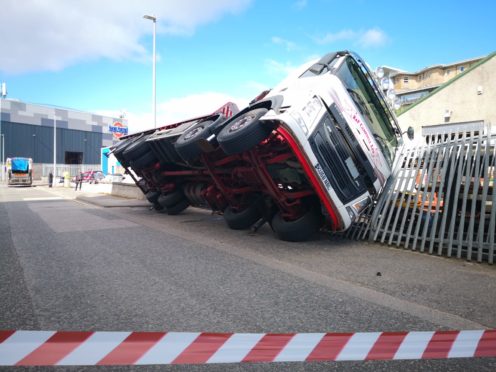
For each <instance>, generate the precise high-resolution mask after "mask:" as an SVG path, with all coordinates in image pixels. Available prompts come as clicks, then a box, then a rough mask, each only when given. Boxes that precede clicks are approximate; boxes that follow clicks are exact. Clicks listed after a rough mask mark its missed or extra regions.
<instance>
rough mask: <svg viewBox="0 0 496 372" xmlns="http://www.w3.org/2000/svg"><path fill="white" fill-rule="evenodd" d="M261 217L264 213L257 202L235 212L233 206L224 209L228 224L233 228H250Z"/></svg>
mask: <svg viewBox="0 0 496 372" xmlns="http://www.w3.org/2000/svg"><path fill="white" fill-rule="evenodd" d="M260 218H262V214H261V211H260V209H259V207H258V206H257V205H256V204H251V205H250V206H248V207H247V208H246V209H243V210H242V211H240V212H235V211H234V210H233V209H232V208H231V207H227V208H226V209H225V210H224V220H225V221H226V224H227V226H229V228H230V229H233V230H245V229H249V228H250V227H251V226H253V224H254V223H255V222H257V221H258V220H259V219H260Z"/></svg>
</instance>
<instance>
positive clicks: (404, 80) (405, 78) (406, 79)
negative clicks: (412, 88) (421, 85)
mask: <svg viewBox="0 0 496 372" xmlns="http://www.w3.org/2000/svg"><path fill="white" fill-rule="evenodd" d="M403 83H405V84H408V76H405V77H404V78H403Z"/></svg>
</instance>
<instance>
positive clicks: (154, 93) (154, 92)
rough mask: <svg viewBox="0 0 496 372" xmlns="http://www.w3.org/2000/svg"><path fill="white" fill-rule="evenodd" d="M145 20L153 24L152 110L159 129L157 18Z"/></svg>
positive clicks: (155, 125) (154, 124)
mask: <svg viewBox="0 0 496 372" xmlns="http://www.w3.org/2000/svg"><path fill="white" fill-rule="evenodd" d="M143 18H145V19H149V20H150V21H152V22H153V76H152V80H153V87H152V109H153V127H154V128H157V86H156V85H157V76H156V65H157V55H156V50H155V39H156V32H157V17H154V16H151V15H144V16H143Z"/></svg>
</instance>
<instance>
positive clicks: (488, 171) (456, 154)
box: [347, 129, 496, 264]
mask: <svg viewBox="0 0 496 372" xmlns="http://www.w3.org/2000/svg"><path fill="white" fill-rule="evenodd" d="M488 133H491V130H490V129H489V130H488ZM426 142H427V145H422V146H416V147H406V148H404V149H403V150H402V152H401V154H400V156H398V157H397V158H396V163H395V165H394V168H393V175H392V176H391V177H390V179H389V180H388V182H387V184H386V186H385V188H384V190H383V192H382V193H381V194H380V196H379V197H378V199H377V200H376V201H375V203H374V205H373V206H370V207H369V208H368V210H367V211H366V212H365V213H364V214H363V215H362V216H361V218H360V220H359V221H357V222H356V223H355V224H354V225H353V227H352V228H351V229H350V230H348V232H347V236H349V237H351V238H353V239H360V240H369V241H377V242H381V243H386V244H388V245H391V246H397V247H403V248H405V249H411V250H418V251H421V252H429V253H431V254H437V255H444V256H448V257H453V256H455V257H458V258H465V259H467V260H477V261H478V262H483V261H486V262H488V263H490V264H492V263H493V262H494V253H495V238H496V192H495V191H494V177H495V175H496V136H494V135H493V136H491V135H490V134H489V135H488V134H481V133H478V132H474V131H472V132H456V133H449V134H442V135H432V136H429V137H426Z"/></svg>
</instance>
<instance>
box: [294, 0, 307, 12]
mask: <svg viewBox="0 0 496 372" xmlns="http://www.w3.org/2000/svg"><path fill="white" fill-rule="evenodd" d="M307 5H308V1H307V0H296V1H295V2H294V3H293V8H295V9H297V10H302V9H304V8H305V7H306V6H307Z"/></svg>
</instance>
